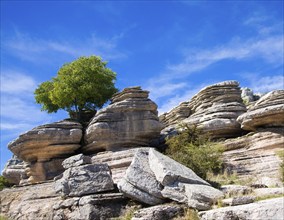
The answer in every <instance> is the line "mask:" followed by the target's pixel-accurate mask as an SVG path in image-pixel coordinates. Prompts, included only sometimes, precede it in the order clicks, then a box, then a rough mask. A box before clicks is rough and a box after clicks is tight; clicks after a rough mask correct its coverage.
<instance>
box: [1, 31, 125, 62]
mask: <svg viewBox="0 0 284 220" xmlns="http://www.w3.org/2000/svg"><path fill="white" fill-rule="evenodd" d="M122 36H123V35H116V36H114V37H113V38H110V39H102V38H100V37H98V36H96V35H95V34H93V35H91V36H90V37H87V38H86V39H83V40H76V41H71V40H69V39H65V40H64V41H62V40H50V39H43V38H36V37H34V36H31V35H29V34H24V33H21V32H19V31H16V33H15V35H14V36H12V37H11V38H9V39H4V40H3V47H4V49H5V50H6V51H7V52H8V53H10V54H13V55H15V56H17V57H19V58H21V59H23V60H25V61H31V62H39V61H40V62H42V61H45V62H47V61H49V60H50V59H51V60H54V59H55V58H58V57H59V56H61V55H63V56H64V55H65V56H72V57H73V58H77V57H79V56H90V55H99V56H101V57H103V58H104V59H105V60H114V59H123V58H125V57H126V54H125V53H123V52H121V51H119V50H118V49H117V41H118V40H119V39H120V38H122Z"/></svg>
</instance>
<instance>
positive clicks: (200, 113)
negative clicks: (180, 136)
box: [160, 81, 246, 138]
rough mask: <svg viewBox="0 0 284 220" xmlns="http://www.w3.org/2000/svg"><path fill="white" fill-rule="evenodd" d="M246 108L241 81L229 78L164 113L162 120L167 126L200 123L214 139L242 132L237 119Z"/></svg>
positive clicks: (198, 124) (233, 135)
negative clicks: (240, 85) (229, 79)
mask: <svg viewBox="0 0 284 220" xmlns="http://www.w3.org/2000/svg"><path fill="white" fill-rule="evenodd" d="M245 111H246V107H245V105H244V104H243V101H242V98H241V90H240V88H239V83H238V82H236V81H226V82H222V83H218V84H215V85H211V86H208V87H206V88H204V89H202V90H201V91H200V92H199V93H198V94H196V95H195V96H193V97H192V99H191V100H190V101H189V102H184V103H182V104H180V105H179V106H178V107H176V108H174V109H173V110H172V111H170V112H169V113H166V114H164V115H161V116H160V120H161V121H162V122H163V123H164V124H165V125H166V126H176V125H177V124H180V123H185V124H188V125H197V126H198V127H200V128H202V129H203V130H204V132H209V133H210V135H211V137H213V138H226V137H235V136H238V135H240V133H241V128H240V124H239V123H238V122H237V121H236V119H237V118H238V116H240V115H241V114H243V113H244V112H245Z"/></svg>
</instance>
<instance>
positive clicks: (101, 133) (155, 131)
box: [82, 87, 162, 153]
mask: <svg viewBox="0 0 284 220" xmlns="http://www.w3.org/2000/svg"><path fill="white" fill-rule="evenodd" d="M148 93H149V92H148V91H144V90H142V89H141V88H140V87H131V88H126V89H124V90H123V91H122V92H120V93H118V94H116V95H114V97H113V98H112V103H111V104H110V105H109V106H108V107H106V108H104V109H102V110H100V111H98V112H97V114H96V116H95V117H94V118H93V119H92V121H91V122H90V124H89V126H88V127H87V129H86V135H85V143H86V145H85V146H83V148H82V150H83V152H88V153H95V152H99V151H103V150H110V151H117V150H120V149H122V148H127V147H128V148H131V147H142V146H149V145H150V144H151V143H153V141H155V140H157V139H158V138H159V135H160V131H161V128H162V125H161V123H160V122H159V118H158V116H157V105H156V104H155V103H154V102H152V101H151V100H150V99H148Z"/></svg>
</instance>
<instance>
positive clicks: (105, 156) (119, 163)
mask: <svg viewBox="0 0 284 220" xmlns="http://www.w3.org/2000/svg"><path fill="white" fill-rule="evenodd" d="M138 149H140V148H131V149H127V150H122V151H116V152H112V151H104V152H100V153H98V154H96V155H94V156H93V157H92V163H94V164H96V163H106V164H107V165H108V166H109V168H110V170H111V176H112V180H113V182H114V183H115V184H117V183H118V182H119V181H120V180H121V179H122V178H123V177H124V175H125V173H126V170H127V168H128V167H129V165H130V164H131V162H132V160H133V158H134V154H135V152H136V151H137V150H138Z"/></svg>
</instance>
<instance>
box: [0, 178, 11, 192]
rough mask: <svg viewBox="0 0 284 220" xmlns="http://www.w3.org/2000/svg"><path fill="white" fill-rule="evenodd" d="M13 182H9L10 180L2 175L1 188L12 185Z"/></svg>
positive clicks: (0, 179)
mask: <svg viewBox="0 0 284 220" xmlns="http://www.w3.org/2000/svg"><path fill="white" fill-rule="evenodd" d="M11 186H12V184H11V183H9V182H8V180H7V179H6V178H5V177H4V176H0V190H2V189H4V188H6V187H11Z"/></svg>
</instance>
